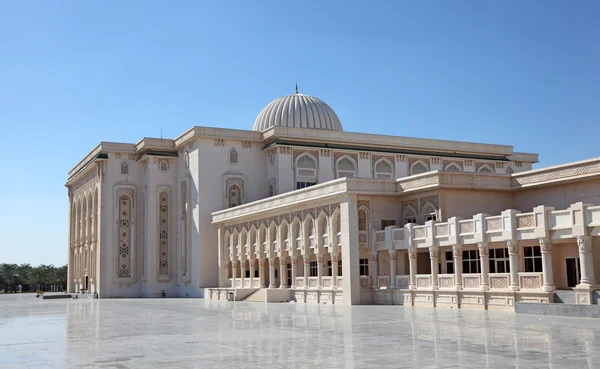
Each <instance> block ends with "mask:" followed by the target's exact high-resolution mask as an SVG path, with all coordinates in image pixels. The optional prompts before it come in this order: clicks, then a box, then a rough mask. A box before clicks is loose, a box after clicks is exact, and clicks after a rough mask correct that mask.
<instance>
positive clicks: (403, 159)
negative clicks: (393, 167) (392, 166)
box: [396, 155, 407, 163]
mask: <svg viewBox="0 0 600 369" xmlns="http://www.w3.org/2000/svg"><path fill="white" fill-rule="evenodd" d="M406 159H407V156H406V155H396V161H397V162H401V163H405V162H406Z"/></svg>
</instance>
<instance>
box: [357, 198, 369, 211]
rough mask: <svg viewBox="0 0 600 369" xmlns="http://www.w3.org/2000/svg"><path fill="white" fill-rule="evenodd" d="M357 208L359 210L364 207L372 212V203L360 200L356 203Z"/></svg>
mask: <svg viewBox="0 0 600 369" xmlns="http://www.w3.org/2000/svg"><path fill="white" fill-rule="evenodd" d="M356 206H357V208H360V207H361V206H364V207H365V208H367V209H368V210H371V201H369V200H358V201H357V202H356Z"/></svg>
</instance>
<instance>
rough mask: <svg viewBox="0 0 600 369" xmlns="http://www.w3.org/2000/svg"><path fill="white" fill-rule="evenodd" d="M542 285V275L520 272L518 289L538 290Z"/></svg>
mask: <svg viewBox="0 0 600 369" xmlns="http://www.w3.org/2000/svg"><path fill="white" fill-rule="evenodd" d="M542 285H543V277H542V273H531V272H521V273H519V289H521V290H539V289H541V288H542Z"/></svg>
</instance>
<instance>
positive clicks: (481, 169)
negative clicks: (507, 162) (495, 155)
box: [477, 164, 494, 173]
mask: <svg viewBox="0 0 600 369" xmlns="http://www.w3.org/2000/svg"><path fill="white" fill-rule="evenodd" d="M477 173H494V170H493V169H492V167H490V166H489V165H487V164H483V165H482V166H480V167H479V168H477Z"/></svg>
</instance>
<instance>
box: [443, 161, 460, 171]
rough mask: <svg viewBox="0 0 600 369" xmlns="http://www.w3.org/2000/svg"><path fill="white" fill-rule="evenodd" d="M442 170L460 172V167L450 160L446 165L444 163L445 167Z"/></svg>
mask: <svg viewBox="0 0 600 369" xmlns="http://www.w3.org/2000/svg"><path fill="white" fill-rule="evenodd" d="M444 170H445V171H446V172H462V168H461V167H460V166H459V165H458V164H456V163H455V162H452V163H450V164H448V165H446V167H445V168H444Z"/></svg>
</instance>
